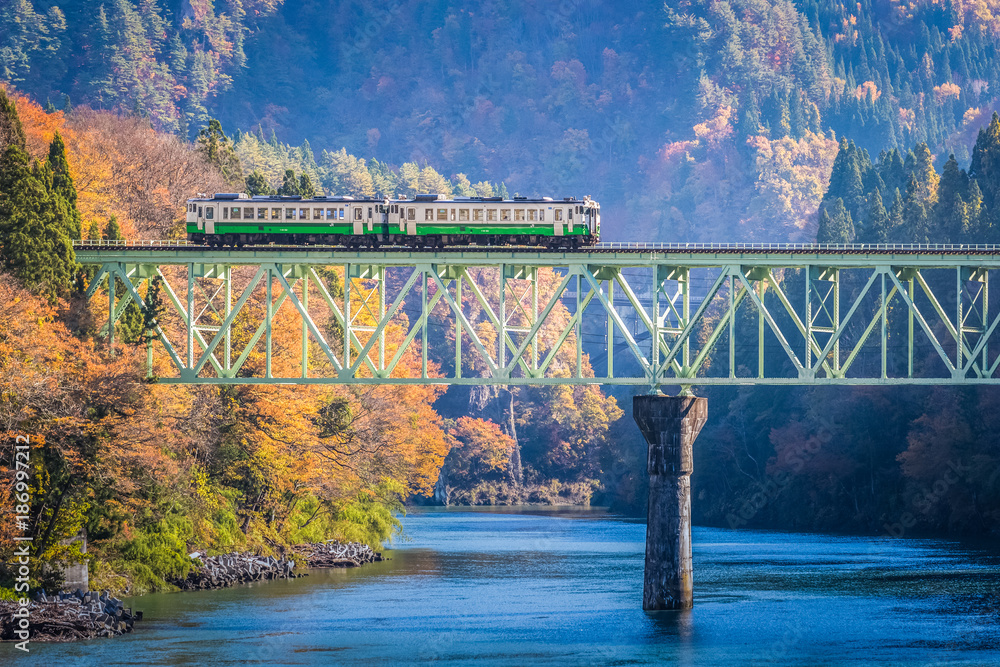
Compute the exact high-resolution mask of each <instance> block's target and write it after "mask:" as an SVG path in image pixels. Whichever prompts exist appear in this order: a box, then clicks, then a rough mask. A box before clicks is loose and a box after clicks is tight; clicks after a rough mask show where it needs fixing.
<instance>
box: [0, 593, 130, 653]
mask: <svg viewBox="0 0 1000 667" xmlns="http://www.w3.org/2000/svg"><path fill="white" fill-rule="evenodd" d="M19 610H20V604H18V603H17V602H15V601H12V600H3V601H0V640H3V641H23V640H22V639H21V638H20V637H18V635H17V634H15V630H17V629H19V622H20V619H19V618H17V617H15V616H14V613H15V612H18V611H19ZM28 614H29V616H28V632H29V634H28V638H29V640H31V641H41V642H67V641H73V640H76V639H94V638H95V637H115V636H117V635H123V634H125V633H127V632H132V627H133V626H134V625H135V622H136V621H141V620H142V612H141V611H137V612H135V613H133V612H132V609H131V608H126V607H125V604H124V603H123V602H122V601H121V600H119V599H118V598H115V597H112V596H111V595H109V594H108V592H107V591H103V592H100V593H99V592H97V591H86V592H84V591H82V590H77V591H75V592H73V593H59V594H58V595H54V596H47V595H46V594H45V593H44V592H43V593H39V594H38V595H36V596H35V599H34V600H32V601H31V602H30V603H29V605H28Z"/></svg>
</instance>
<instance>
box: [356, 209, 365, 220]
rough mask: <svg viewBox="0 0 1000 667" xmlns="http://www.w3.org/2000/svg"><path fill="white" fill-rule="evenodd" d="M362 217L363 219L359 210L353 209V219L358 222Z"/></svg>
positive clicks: (362, 213) (362, 214)
mask: <svg viewBox="0 0 1000 667" xmlns="http://www.w3.org/2000/svg"><path fill="white" fill-rule="evenodd" d="M362 217H364V212H362V210H361V209H360V208H356V209H354V219H355V220H360V219H361V218H362Z"/></svg>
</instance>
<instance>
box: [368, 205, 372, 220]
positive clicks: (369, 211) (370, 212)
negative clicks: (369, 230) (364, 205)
mask: <svg viewBox="0 0 1000 667" xmlns="http://www.w3.org/2000/svg"><path fill="white" fill-rule="evenodd" d="M368 217H369V218H371V217H372V207H371V206H369V207H368Z"/></svg>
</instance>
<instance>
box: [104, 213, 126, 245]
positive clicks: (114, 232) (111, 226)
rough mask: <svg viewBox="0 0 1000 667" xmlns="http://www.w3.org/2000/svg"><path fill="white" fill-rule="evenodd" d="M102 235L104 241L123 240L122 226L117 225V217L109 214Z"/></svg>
mask: <svg viewBox="0 0 1000 667" xmlns="http://www.w3.org/2000/svg"><path fill="white" fill-rule="evenodd" d="M102 237H103V238H104V240H105V241H124V240H125V237H124V236H122V228H121V227H119V226H118V218H116V217H115V216H111V217H110V218H108V223H107V224H106V225H104V233H103V234H102Z"/></svg>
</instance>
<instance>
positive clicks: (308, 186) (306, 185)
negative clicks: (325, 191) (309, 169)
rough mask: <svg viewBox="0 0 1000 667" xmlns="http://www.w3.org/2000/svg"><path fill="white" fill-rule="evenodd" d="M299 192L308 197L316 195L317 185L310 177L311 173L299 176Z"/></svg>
mask: <svg viewBox="0 0 1000 667" xmlns="http://www.w3.org/2000/svg"><path fill="white" fill-rule="evenodd" d="M299 194H300V195H302V196H303V197H305V198H306V199H311V198H313V197H315V196H316V187H315V186H314V185H313V182H312V179H311V178H309V174H302V175H301V176H299Z"/></svg>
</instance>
